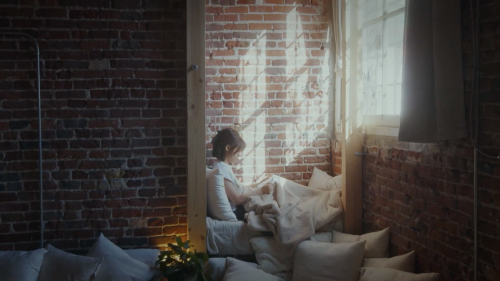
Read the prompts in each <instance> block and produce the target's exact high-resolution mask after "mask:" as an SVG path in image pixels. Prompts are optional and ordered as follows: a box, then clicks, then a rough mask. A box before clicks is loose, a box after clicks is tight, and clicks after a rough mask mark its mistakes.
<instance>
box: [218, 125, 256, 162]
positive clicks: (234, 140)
mask: <svg viewBox="0 0 500 281" xmlns="http://www.w3.org/2000/svg"><path fill="white" fill-rule="evenodd" d="M212 145H213V150H212V155H213V156H214V157H215V158H217V159H219V160H220V161H227V162H229V163H230V164H233V163H234V162H236V160H238V157H239V156H240V154H241V153H242V152H243V150H244V149H245V147H246V146H247V145H246V143H245V141H244V140H243V139H242V138H241V137H240V134H238V132H236V131H235V130H234V129H231V128H227V129H224V130H222V131H219V132H218V133H217V135H216V136H215V138H214V139H213V140H212Z"/></svg>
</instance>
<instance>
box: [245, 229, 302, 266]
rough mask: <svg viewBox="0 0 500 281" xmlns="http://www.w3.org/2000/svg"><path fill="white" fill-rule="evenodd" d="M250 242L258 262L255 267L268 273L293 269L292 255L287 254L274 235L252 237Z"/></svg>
mask: <svg viewBox="0 0 500 281" xmlns="http://www.w3.org/2000/svg"><path fill="white" fill-rule="evenodd" d="M250 243H251V244H252V248H253V249H254V251H255V259H257V263H258V264H259V265H258V266H257V268H259V269H262V270H264V271H265V272H267V273H270V274H276V273H279V272H283V271H289V270H292V269H293V256H287V255H286V254H285V252H284V251H283V249H282V248H281V247H280V245H279V244H278V242H276V239H275V238H274V237H269V236H261V237H254V238H252V239H250Z"/></svg>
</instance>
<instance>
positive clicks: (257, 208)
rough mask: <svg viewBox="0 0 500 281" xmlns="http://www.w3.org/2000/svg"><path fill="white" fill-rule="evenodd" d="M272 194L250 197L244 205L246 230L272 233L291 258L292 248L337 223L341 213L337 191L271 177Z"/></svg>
mask: <svg viewBox="0 0 500 281" xmlns="http://www.w3.org/2000/svg"><path fill="white" fill-rule="evenodd" d="M273 180H274V183H275V184H274V191H273V194H272V195H271V194H265V195H261V196H251V197H250V199H249V200H248V201H247V202H246V203H245V210H246V211H247V212H249V213H247V214H246V215H245V218H246V219H247V221H248V227H249V228H250V229H253V230H256V231H269V230H270V231H272V232H273V234H274V237H275V238H276V241H277V242H278V243H279V244H280V246H281V247H282V249H283V250H284V253H285V254H286V255H288V256H291V255H292V254H293V251H294V250H295V247H296V246H297V245H298V244H299V243H300V242H302V241H304V240H306V239H308V238H309V237H311V236H312V235H314V233H315V231H316V230H317V229H321V228H323V227H324V226H326V225H327V224H331V222H333V221H336V220H339V219H340V218H341V214H342V211H343V208H342V202H341V199H340V195H341V192H342V191H341V190H332V191H325V190H319V189H315V188H310V187H307V186H303V185H300V184H298V183H295V182H293V181H289V180H287V179H284V178H280V177H277V176H274V177H273Z"/></svg>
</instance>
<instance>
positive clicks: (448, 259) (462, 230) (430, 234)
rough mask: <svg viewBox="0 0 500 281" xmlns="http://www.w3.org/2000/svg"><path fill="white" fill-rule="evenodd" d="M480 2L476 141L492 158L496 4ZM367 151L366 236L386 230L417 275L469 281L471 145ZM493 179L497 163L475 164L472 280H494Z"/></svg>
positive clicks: (498, 132) (385, 146)
mask: <svg viewBox="0 0 500 281" xmlns="http://www.w3.org/2000/svg"><path fill="white" fill-rule="evenodd" d="M473 2H475V1H473ZM481 2H482V3H483V4H482V8H481V17H482V22H481V33H480V42H481V43H480V44H481V50H480V57H481V61H482V68H481V71H482V72H483V74H482V78H481V91H480V96H481V99H480V101H481V108H480V116H481V121H480V124H481V133H480V136H479V138H480V145H481V146H482V147H484V148H485V150H486V151H488V152H490V153H496V154H498V153H499V152H500V141H499V140H500V127H499V126H498V124H499V122H500V120H499V118H500V110H499V109H500V106H499V104H500V94H499V90H500V71H499V69H500V67H499V63H500V56H499V54H500V53H499V51H498V49H499V48H500V45H499V38H500V37H499V36H500V33H499V30H500V29H498V27H499V25H498V23H499V16H500V13H499V11H500V1H481ZM462 4H463V5H462V13H463V17H462V22H463V53H464V54H463V58H464V70H465V71H464V72H465V81H464V84H465V85H466V89H467V93H466V103H467V108H468V105H469V100H470V91H471V74H472V58H473V56H472V41H471V27H470V9H469V1H462ZM474 5H475V4H474ZM467 112H468V110H467ZM365 150H366V151H367V152H368V156H367V157H366V158H365V161H364V171H363V182H364V185H363V220H364V226H363V230H364V232H369V231H374V230H377V229H381V228H385V227H390V228H391V236H390V240H391V244H390V247H391V252H392V254H398V253H405V252H408V251H410V250H416V252H417V265H418V271H419V272H430V271H434V272H440V273H441V274H442V277H443V278H442V280H454V281H456V280H473V278H472V276H473V275H472V273H473V267H472V266H473V237H474V236H473V235H474V232H473V223H474V222H473V149H472V148H471V143H470V141H468V140H465V139H462V140H456V141H447V142H443V143H439V144H437V145H421V144H409V143H400V142H397V141H396V140H394V139H383V138H380V137H373V136H368V137H367V138H366V139H365ZM499 171H500V165H499V164H498V161H491V160H489V159H486V158H483V157H481V158H480V162H479V191H480V192H479V201H480V207H479V221H478V224H479V257H480V261H479V273H480V277H479V279H478V280H500V238H499V237H500V222H499V217H500V189H499V187H500V172H499Z"/></svg>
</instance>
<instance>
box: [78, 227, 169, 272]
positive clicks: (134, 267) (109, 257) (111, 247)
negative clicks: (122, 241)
mask: <svg viewBox="0 0 500 281" xmlns="http://www.w3.org/2000/svg"><path fill="white" fill-rule="evenodd" d="M87 256H89V257H103V258H104V260H103V262H102V266H101V269H100V270H99V273H98V274H97V277H96V278H95V281H123V280H134V281H149V280H150V279H151V278H153V277H154V276H155V275H159V274H160V272H159V271H158V270H157V269H154V268H151V267H150V266H149V265H147V264H145V263H143V262H140V261H138V260H135V259H133V258H131V257H130V256H129V255H127V253H125V251H123V250H122V249H120V247H118V246H116V245H115V244H113V242H111V241H109V240H108V239H107V238H106V237H104V235H102V234H101V236H99V239H97V241H96V242H95V243H94V245H92V248H90V250H89V253H88V254H87Z"/></svg>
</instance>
